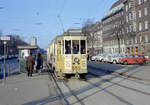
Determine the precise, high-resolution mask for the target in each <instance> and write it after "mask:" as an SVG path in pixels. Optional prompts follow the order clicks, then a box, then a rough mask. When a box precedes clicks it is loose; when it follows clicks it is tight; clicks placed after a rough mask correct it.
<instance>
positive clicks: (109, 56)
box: [101, 54, 111, 62]
mask: <svg viewBox="0 0 150 105" xmlns="http://www.w3.org/2000/svg"><path fill="white" fill-rule="evenodd" d="M110 59H111V55H108V54H107V55H104V56H103V58H102V59H101V61H102V62H110Z"/></svg>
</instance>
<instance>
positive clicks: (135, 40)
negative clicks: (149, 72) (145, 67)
mask: <svg viewBox="0 0 150 105" xmlns="http://www.w3.org/2000/svg"><path fill="white" fill-rule="evenodd" d="M149 17H150V0H118V1H117V2H116V3H114V4H113V5H112V7H111V8H110V10H109V11H108V12H107V13H106V14H105V15H104V17H103V19H102V24H103V47H104V52H105V53H112V54H113V53H140V54H141V53H143V54H146V55H150V54H149V53H150V18H149Z"/></svg>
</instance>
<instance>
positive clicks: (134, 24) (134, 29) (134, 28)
mask: <svg viewBox="0 0 150 105" xmlns="http://www.w3.org/2000/svg"><path fill="white" fill-rule="evenodd" d="M133 31H134V32H136V23H135V22H134V23H133Z"/></svg>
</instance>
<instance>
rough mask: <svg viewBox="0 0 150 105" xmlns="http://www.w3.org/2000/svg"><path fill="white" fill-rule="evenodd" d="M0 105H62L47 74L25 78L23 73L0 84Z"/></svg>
mask: <svg viewBox="0 0 150 105" xmlns="http://www.w3.org/2000/svg"><path fill="white" fill-rule="evenodd" d="M0 105H63V100H61V99H60V96H59V95H58V93H57V91H56V88H55V86H54V83H53V82H52V81H50V79H49V75H48V73H47V72H45V73H43V74H41V75H40V76H39V75H37V74H33V77H27V76H26V74H25V73H22V74H19V75H15V76H11V77H8V78H7V80H6V83H5V84H3V83H1V82H0Z"/></svg>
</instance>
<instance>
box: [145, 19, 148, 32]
mask: <svg viewBox="0 0 150 105" xmlns="http://www.w3.org/2000/svg"><path fill="white" fill-rule="evenodd" d="M145 29H146V30H147V29H148V21H145Z"/></svg>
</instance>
